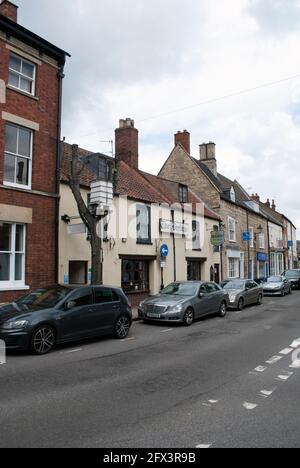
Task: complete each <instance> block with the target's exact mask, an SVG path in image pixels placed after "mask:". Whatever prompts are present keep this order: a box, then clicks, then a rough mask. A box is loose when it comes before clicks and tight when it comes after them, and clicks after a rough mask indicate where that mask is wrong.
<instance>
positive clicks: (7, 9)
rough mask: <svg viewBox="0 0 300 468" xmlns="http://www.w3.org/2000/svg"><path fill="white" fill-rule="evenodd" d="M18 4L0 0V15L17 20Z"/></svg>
mask: <svg viewBox="0 0 300 468" xmlns="http://www.w3.org/2000/svg"><path fill="white" fill-rule="evenodd" d="M18 8H19V7H18V6H17V5H15V4H14V3H12V2H9V1H8V0H0V15H3V16H6V18H8V19H10V20H11V21H14V22H15V23H17V22H18Z"/></svg>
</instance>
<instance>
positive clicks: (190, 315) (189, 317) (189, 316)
mask: <svg viewBox="0 0 300 468" xmlns="http://www.w3.org/2000/svg"><path fill="white" fill-rule="evenodd" d="M194 318H195V316H194V311H193V309H188V310H187V311H186V312H185V314H184V317H183V324H184V325H185V326H186V327H190V326H191V325H193V323H194Z"/></svg>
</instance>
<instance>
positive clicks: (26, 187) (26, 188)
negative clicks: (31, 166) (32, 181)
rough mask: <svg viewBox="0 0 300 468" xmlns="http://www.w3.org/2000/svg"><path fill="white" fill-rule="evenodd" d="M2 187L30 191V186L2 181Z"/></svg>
mask: <svg viewBox="0 0 300 468" xmlns="http://www.w3.org/2000/svg"><path fill="white" fill-rule="evenodd" d="M3 185H4V186H5V187H11V188H16V189H20V190H31V186H30V185H21V184H14V183H13V182H5V181H3Z"/></svg>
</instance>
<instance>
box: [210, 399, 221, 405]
mask: <svg viewBox="0 0 300 468" xmlns="http://www.w3.org/2000/svg"><path fill="white" fill-rule="evenodd" d="M208 402H209V403H210V404H211V405H216V404H217V403H219V401H218V400H208Z"/></svg>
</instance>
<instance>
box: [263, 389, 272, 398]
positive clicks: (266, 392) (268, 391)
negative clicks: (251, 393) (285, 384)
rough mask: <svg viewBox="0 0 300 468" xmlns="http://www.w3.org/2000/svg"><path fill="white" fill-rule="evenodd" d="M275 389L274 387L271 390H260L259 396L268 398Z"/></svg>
mask: <svg viewBox="0 0 300 468" xmlns="http://www.w3.org/2000/svg"><path fill="white" fill-rule="evenodd" d="M275 391H276V388H274V389H273V390H261V392H260V396H262V397H264V398H269V397H270V396H271V395H273V393H274V392H275Z"/></svg>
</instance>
